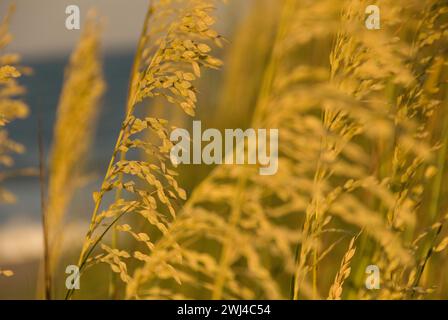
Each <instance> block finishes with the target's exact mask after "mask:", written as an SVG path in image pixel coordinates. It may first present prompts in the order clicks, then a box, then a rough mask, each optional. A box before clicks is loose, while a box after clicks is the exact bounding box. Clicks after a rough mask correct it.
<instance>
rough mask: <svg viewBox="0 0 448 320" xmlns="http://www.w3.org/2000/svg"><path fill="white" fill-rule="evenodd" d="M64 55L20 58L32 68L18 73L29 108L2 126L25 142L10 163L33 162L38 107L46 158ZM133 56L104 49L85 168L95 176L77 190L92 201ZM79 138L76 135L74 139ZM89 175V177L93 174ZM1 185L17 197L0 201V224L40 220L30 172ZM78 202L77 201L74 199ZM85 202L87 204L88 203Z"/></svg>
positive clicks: (36, 189) (65, 60) (23, 165)
mask: <svg viewBox="0 0 448 320" xmlns="http://www.w3.org/2000/svg"><path fill="white" fill-rule="evenodd" d="M68 60H69V57H68V56H61V57H57V58H52V59H51V60H39V61H35V62H29V61H23V62H22V63H23V65H26V66H29V67H31V68H32V69H33V74H32V75H29V76H24V77H22V78H21V84H23V85H24V86H25V87H26V89H27V94H26V96H25V99H24V100H25V101H26V102H27V103H28V105H29V107H30V109H31V114H30V115H29V117H28V118H26V119H23V120H16V121H14V122H12V123H10V124H9V125H8V127H7V129H8V131H9V134H10V136H11V138H12V139H14V140H15V141H17V142H20V143H22V144H23V145H24V146H25V147H26V152H25V153H24V154H19V155H15V156H14V159H15V166H14V169H20V168H27V167H33V168H36V169H37V168H38V166H39V152H38V140H37V136H38V135H37V132H38V118H39V117H38V114H39V113H40V115H41V119H42V127H43V139H44V145H45V146H44V148H45V155H46V158H47V159H48V153H49V149H50V148H51V139H52V135H53V125H54V121H55V116H56V108H57V104H58V100H59V95H60V92H61V87H62V83H63V77H64V69H65V67H66V65H67V63H68ZM132 60H133V53H132V52H123V53H106V55H105V56H104V62H103V68H104V73H105V78H106V82H107V91H106V93H105V95H104V98H103V101H102V105H101V114H100V118H99V119H100V121H99V124H98V127H97V131H96V138H95V143H94V145H93V148H92V150H91V153H90V155H89V159H87V171H88V173H89V175H92V176H94V177H97V179H96V180H97V181H92V183H91V184H89V185H87V186H86V187H85V188H84V190H83V191H81V193H85V195H82V196H81V198H83V199H86V201H92V200H91V196H89V195H87V193H88V194H91V191H92V190H93V189H94V188H95V186H97V185H98V184H99V181H100V179H101V178H102V175H103V174H104V171H105V170H106V166H107V163H108V161H109V159H110V155H111V153H112V150H113V148H114V144H115V141H116V138H117V135H118V130H117V128H119V127H120V125H121V122H122V120H123V116H124V108H125V102H126V94H127V88H128V80H129V72H130V69H131V65H132ZM80 143H82V141H80ZM93 180H95V179H93ZM4 186H5V187H6V188H7V189H8V190H9V191H11V192H13V193H14V194H15V196H16V197H17V202H16V203H15V204H11V205H5V204H2V205H0V227H1V225H2V224H4V223H6V222H7V221H16V220H26V221H30V220H31V221H38V220H40V214H41V212H40V185H39V179H38V178H36V177H18V178H14V179H10V180H7V181H6V182H5V183H4ZM78 205H81V204H78ZM89 206H90V204H89Z"/></svg>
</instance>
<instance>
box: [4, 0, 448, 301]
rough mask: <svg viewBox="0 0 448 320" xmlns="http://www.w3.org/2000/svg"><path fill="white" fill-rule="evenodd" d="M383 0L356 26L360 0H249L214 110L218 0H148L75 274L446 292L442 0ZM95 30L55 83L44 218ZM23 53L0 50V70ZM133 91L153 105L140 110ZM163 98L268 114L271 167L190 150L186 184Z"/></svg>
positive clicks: (339, 292) (64, 172) (403, 294)
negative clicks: (371, 271) (198, 159)
mask: <svg viewBox="0 0 448 320" xmlns="http://www.w3.org/2000/svg"><path fill="white" fill-rule="evenodd" d="M377 3H378V5H379V6H380V8H387V10H382V14H383V19H382V25H381V30H375V31H373V30H367V29H366V28H364V27H363V26H364V19H365V11H364V10H365V8H366V7H367V5H369V4H371V3H370V2H369V1H366V0H340V1H334V0H322V1H314V0H282V1H274V0H272V1H269V0H265V1H263V2H262V3H261V2H259V1H254V2H253V3H252V4H251V5H250V6H249V9H248V10H250V11H249V14H248V15H247V16H244V17H243V22H242V24H241V26H240V27H238V28H237V30H238V35H237V36H236V39H235V41H234V42H232V41H230V44H229V45H228V47H230V54H229V55H228V58H226V61H227V63H228V64H229V65H228V66H226V68H225V69H224V70H225V71H226V72H227V73H226V75H225V76H224V82H223V83H224V85H222V86H220V87H219V89H221V93H220V100H221V102H220V103H219V108H218V109H217V110H214V109H212V108H211V107H210V108H209V109H207V108H206V106H202V105H201V103H202V101H201V97H202V95H201V94H205V93H206V91H207V90H210V91H212V92H215V91H213V90H215V89H216V88H215V87H212V84H211V83H212V82H207V81H204V80H203V78H205V79H207V80H208V79H210V77H212V75H211V74H210V73H209V72H208V71H207V69H216V70H218V69H220V67H221V65H222V62H221V60H220V59H218V58H217V57H215V55H214V53H212V52H213V48H214V47H215V46H218V47H221V46H222V44H223V37H222V36H221V35H220V34H219V32H218V31H216V30H215V29H216V28H218V27H217V26H216V18H215V16H216V15H217V13H218V12H220V11H219V10H216V6H219V5H220V3H219V1H213V0H189V1H177V0H164V1H162V0H161V1H153V2H152V3H151V4H150V7H149V8H148V12H147V15H146V18H145V21H144V25H143V28H142V34H141V37H140V40H139V43H138V44H137V50H136V55H135V59H134V65H133V67H132V70H131V76H130V83H129V90H128V99H127V103H126V106H123V110H125V118H124V120H123V123H122V126H121V128H118V129H117V132H118V138H117V140H116V146H115V148H114V150H113V151H112V155H111V159H110V162H109V166H108V168H107V170H106V173H105V177H104V179H103V181H102V184H101V188H100V190H99V191H98V192H96V193H95V194H94V196H93V197H94V203H95V207H94V209H93V212H92V218H91V221H90V227H89V230H88V233H87V235H86V237H85V239H84V244H83V247H82V250H81V253H80V255H79V259H78V266H79V267H80V270H81V274H82V276H83V278H82V279H85V278H84V277H85V276H86V273H87V272H92V273H94V272H95V270H98V269H96V268H100V267H99V266H98V265H107V266H108V267H110V270H111V274H113V276H112V277H110V281H108V282H107V283H106V282H105V283H102V287H103V290H102V291H101V292H104V297H109V298H125V299H288V298H289V299H321V298H325V297H328V299H331V300H339V299H423V298H440V299H443V298H447V295H446V292H447V291H446V290H447V288H448V282H447V280H446V277H444V276H443V270H444V269H446V261H447V259H446V249H447V247H448V237H447V231H446V221H447V217H448V216H447V215H446V212H447V205H448V203H447V202H446V200H445V199H446V195H447V192H448V188H447V187H446V183H445V181H446V178H447V174H448V173H447V170H446V161H447V150H448V112H447V106H448V104H447V101H448V96H447V92H448V91H447V86H446V79H447V78H446V76H447V72H448V67H447V66H448V64H447V60H446V46H447V41H446V34H447V32H448V24H447V21H448V2H447V1H437V0H425V1H421V0H407V1H392V0H379V1H377ZM230 5H232V4H230ZM268 13H271V16H269V18H268V19H261V18H260V17H262V16H263V15H267V14H268ZM411 18H412V19H411ZM410 20H413V21H414V20H415V21H416V22H417V23H410V22H409V21H410ZM260 30H266V31H269V32H267V33H266V34H264V33H263V34H260ZM97 37H98V35H97V33H96V32H93V31H92V30H90V28H88V27H87V31H86V32H85V36H84V37H83V40H82V41H81V42H80V45H79V47H78V49H77V51H75V53H74V55H73V57H72V59H71V64H70V66H69V69H68V73H67V76H66V82H65V85H64V90H63V93H62V95H61V100H60V105H59V113H58V120H57V123H56V126H55V134H54V135H55V142H54V145H53V149H52V150H53V151H52V162H51V167H50V172H51V174H50V183H49V190H50V192H49V196H50V198H49V199H50V200H49V207H48V215H49V218H51V221H52V222H51V224H50V225H52V226H53V227H54V228H55V229H54V230H55V231H60V230H62V229H61V228H62V221H63V217H64V214H65V212H66V211H67V209H68V208H69V203H70V200H71V197H72V196H73V192H74V190H75V189H76V187H77V186H78V185H77V183H78V181H77V179H76V176H79V174H80V172H78V171H75V170H73V169H74V168H75V165H77V164H78V163H79V162H80V160H81V159H83V158H85V157H86V156H87V155H88V153H89V151H88V147H89V144H90V143H91V140H92V137H91V131H89V130H86V129H87V128H90V127H91V126H92V124H93V123H94V121H95V117H96V112H97V107H98V99H99V98H100V96H101V93H102V90H103V85H104V84H103V81H102V77H101V71H100V70H101V69H100V63H99V60H98V57H97V41H98V38H97ZM235 46H236V47H235ZM81 56H82V57H83V58H82V59H79V57H81ZM86 56H87V57H89V58H88V59H87V58H86ZM8 65H9V64H8ZM18 70H19V69H18V68H15V67H9V66H8V67H1V68H0V75H1V76H0V84H1V83H2V81H11V79H12V78H13V77H15V76H18V72H19V71H18ZM204 75H205V76H204ZM8 79H9V80H8ZM240 97H241V98H240ZM145 103H148V104H149V106H150V108H153V109H155V108H157V112H150V114H151V115H152V116H147V117H142V116H141V115H142V114H148V112H145V110H141V109H142V107H143V105H144V104H145ZM227 104H232V106H227ZM0 105H1V104H0ZM75 105H76V106H77V107H76V108H75ZM198 106H200V108H199V109H198ZM171 107H172V108H177V109H179V110H181V111H182V112H183V113H184V114H186V115H188V116H191V117H195V116H196V113H197V110H201V111H204V112H209V113H210V114H212V115H215V117H213V116H212V117H210V116H209V115H207V118H208V119H213V118H214V119H217V120H215V121H218V122H220V123H221V121H222V124H223V126H224V125H225V126H226V127H227V126H229V127H231V126H250V127H253V128H278V129H279V131H280V145H279V171H278V173H277V174H276V175H275V176H273V177H266V176H260V175H259V174H258V170H257V169H258V168H256V167H251V166H226V165H218V166H216V167H214V168H213V169H211V170H210V169H201V168H200V169H198V171H200V172H206V173H207V175H206V177H205V178H204V179H203V180H202V181H200V182H199V183H197V184H194V185H193V187H192V188H191V190H187V191H188V192H187V191H186V190H184V189H183V188H182V187H181V185H184V184H186V183H188V182H189V181H186V178H185V177H184V175H183V174H179V173H183V172H184V171H183V170H185V171H186V172H187V174H186V175H185V176H186V177H188V174H191V172H194V173H195V172H198V171H193V170H192V169H191V170H190V168H185V169H184V168H182V170H180V169H179V168H176V167H173V166H172V165H171V163H170V161H169V151H170V148H171V147H172V142H171V141H170V140H169V135H170V130H171V129H172V127H171V126H172V124H173V122H174V120H175V119H169V120H165V119H161V117H162V116H161V115H162V114H163V115H166V114H173V113H172V112H164V110H165V109H168V108H171ZM0 110H2V109H1V108H0ZM237 111H238V112H237ZM0 114H1V112H0ZM155 114H157V115H155ZM199 116H201V115H199ZM1 119H3V118H1ZM73 132H76V133H77V134H73ZM0 141H1V140H0ZM79 141H85V142H87V143H86V144H82V145H81V144H79V143H78V142H79ZM142 155H143V156H142ZM0 159H1V158H0ZM201 170H203V171H201ZM190 185H191V184H190ZM62 189H63V190H64V192H63V193H61V192H60V190H62ZM361 230H362V233H361ZM118 235H120V236H118ZM53 239H56V238H53ZM348 239H351V240H350V241H348ZM355 253H356V254H355ZM368 265H377V266H378V267H379V269H380V271H381V274H380V278H381V289H380V290H368V289H367V288H366V287H365V278H366V276H367V275H366V273H365V272H366V267H367V266H368ZM0 273H1V271H0ZM118 280H121V281H118ZM80 294H83V291H82V290H81V292H80ZM77 295H78V293H75V291H74V290H69V291H67V293H66V298H73V297H77Z"/></svg>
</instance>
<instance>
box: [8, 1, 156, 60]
mask: <svg viewBox="0 0 448 320" xmlns="http://www.w3.org/2000/svg"><path fill="white" fill-rule="evenodd" d="M149 1H150V0H15V1H14V2H15V4H16V12H15V14H14V16H13V18H12V21H11V26H10V30H11V33H12V34H13V36H14V40H13V42H12V43H11V45H9V46H8V51H10V52H17V53H20V54H21V55H22V57H23V58H24V59H42V58H51V57H52V56H60V55H66V54H68V53H69V52H70V51H71V50H72V48H73V45H74V44H75V43H76V40H77V39H78V38H79V35H80V30H67V29H66V27H65V20H66V19H67V17H68V15H67V14H66V13H65V10H66V7H67V6H70V5H77V6H79V9H80V13H81V25H82V23H83V21H84V18H85V17H86V15H87V12H88V10H89V9H90V8H96V10H97V11H98V13H99V14H100V16H101V17H104V19H105V28H104V31H103V37H102V40H103V46H104V48H105V50H121V51H126V50H129V49H131V50H132V49H133V48H134V46H135V44H136V43H137V40H138V37H139V35H140V30H141V26H142V21H143V19H144V16H145V13H146V9H147V7H148V3H149ZM12 2H13V1H12V0H0V16H3V15H4V13H5V12H6V9H7V8H8V6H9V4H10V3H12ZM81 31H82V28H81Z"/></svg>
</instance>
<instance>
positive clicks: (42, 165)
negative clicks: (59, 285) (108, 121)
mask: <svg viewBox="0 0 448 320" xmlns="http://www.w3.org/2000/svg"><path fill="white" fill-rule="evenodd" d="M38 117H39V118H38V125H37V140H38V148H39V182H40V205H41V215H42V228H43V242H44V261H43V263H44V282H45V291H44V297H45V299H46V300H51V288H52V283H51V269H50V252H49V240H48V231H49V230H48V221H47V215H46V201H45V188H46V183H45V157H44V142H43V136H42V133H43V131H42V115H41V112H40V110H39V115H38Z"/></svg>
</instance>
